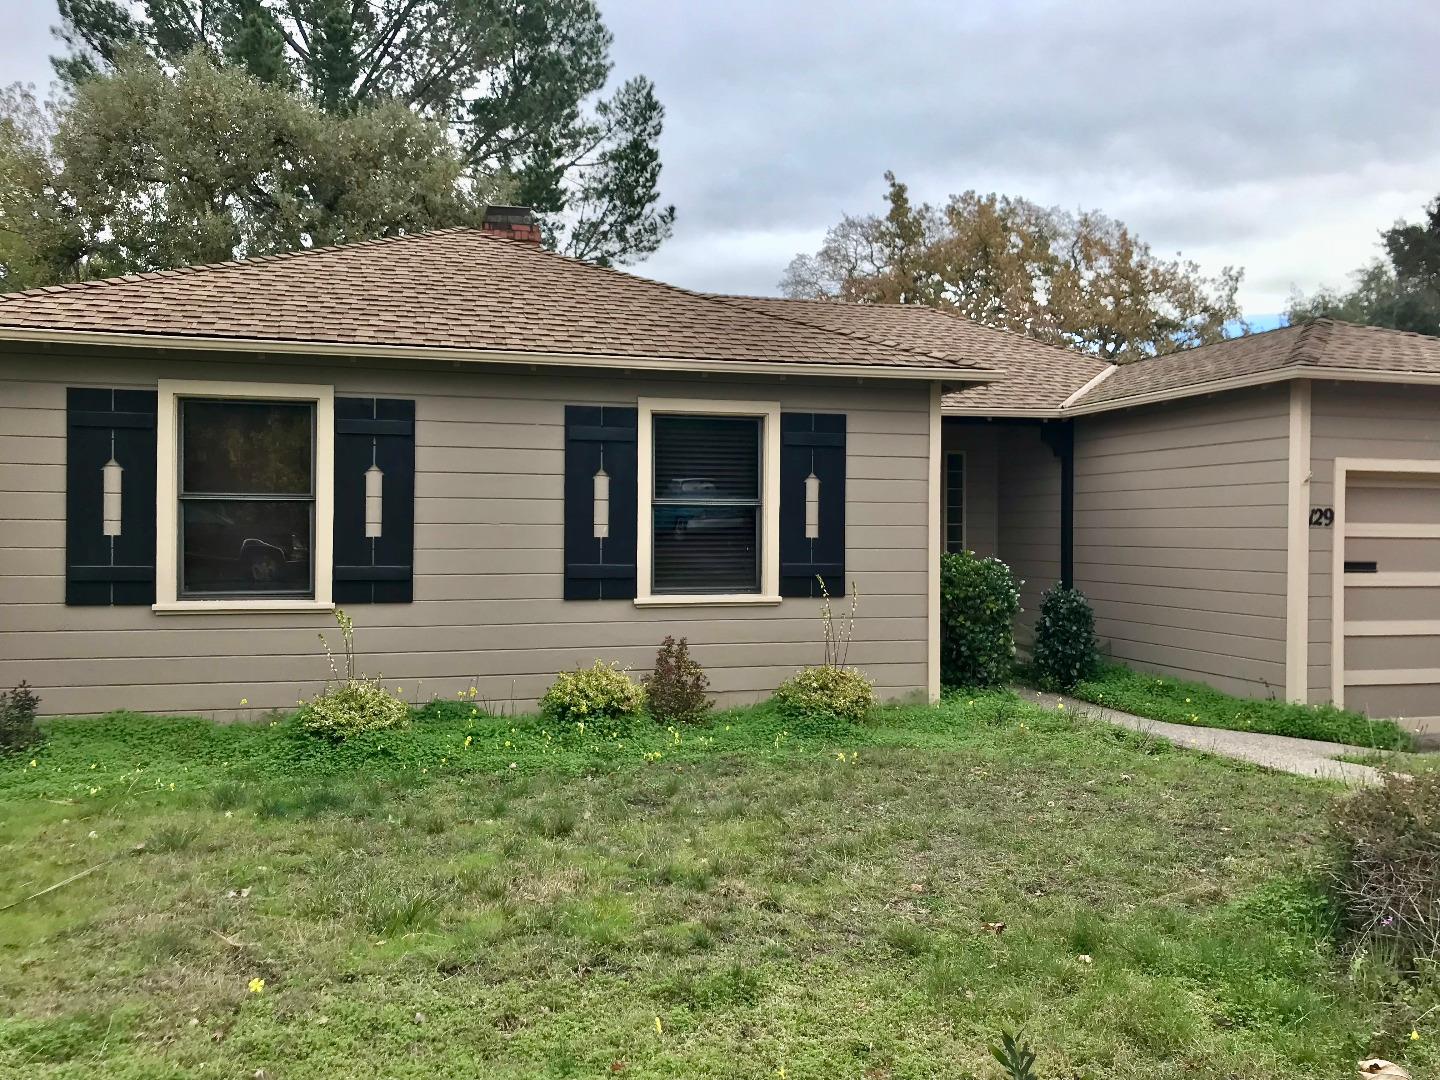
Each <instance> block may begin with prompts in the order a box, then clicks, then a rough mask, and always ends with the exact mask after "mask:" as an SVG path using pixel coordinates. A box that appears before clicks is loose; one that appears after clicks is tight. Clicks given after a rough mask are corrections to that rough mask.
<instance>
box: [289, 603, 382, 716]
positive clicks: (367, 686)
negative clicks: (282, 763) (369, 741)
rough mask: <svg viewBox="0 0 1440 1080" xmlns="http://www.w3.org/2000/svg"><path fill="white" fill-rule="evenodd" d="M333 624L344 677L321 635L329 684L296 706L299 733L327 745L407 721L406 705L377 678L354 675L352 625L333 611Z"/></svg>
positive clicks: (338, 612)
mask: <svg viewBox="0 0 1440 1080" xmlns="http://www.w3.org/2000/svg"><path fill="white" fill-rule="evenodd" d="M335 622H336V623H337V624H339V626H340V637H341V639H342V640H343V641H344V646H345V675H344V677H343V678H342V677H341V675H340V671H339V669H338V667H337V666H336V663H335V656H334V654H332V653H331V652H330V645H329V643H328V642H326V641H325V635H324V634H321V635H320V642H321V644H322V645H323V646H324V648H325V657H326V659H327V660H328V661H329V662H330V677H331V682H330V684H329V685H327V686H326V687H325V690H324V692H323V693H320V694H317V695H316V696H315V697H314V698H313V699H311V700H310V701H307V702H306V703H305V704H304V705H302V706H300V710H299V712H298V713H297V714H296V717H295V719H296V722H297V723H298V724H299V725H300V728H301V730H302V731H305V732H307V733H309V734H311V735H315V736H317V737H319V738H322V739H329V740H330V741H331V742H341V741H343V740H345V739H348V738H350V737H351V736H354V735H362V734H365V733H367V732H371V731H385V730H386V729H388V728H393V727H402V726H404V725H405V724H408V723H409V722H410V706H409V705H407V704H405V702H404V701H403V700H402V699H400V698H398V697H395V696H393V695H391V694H390V693H388V692H387V691H386V689H385V686H384V685H383V683H382V681H381V680H380V679H378V678H375V679H371V678H367V677H366V676H364V675H358V674H356V672H355V624H354V622H352V621H351V619H350V616H348V615H346V614H345V612H344V611H342V610H339V609H336V611H335Z"/></svg>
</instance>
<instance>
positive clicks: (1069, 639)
mask: <svg viewBox="0 0 1440 1080" xmlns="http://www.w3.org/2000/svg"><path fill="white" fill-rule="evenodd" d="M1033 660H1034V665H1033V666H1034V670H1035V677H1036V679H1037V681H1038V682H1039V683H1040V688H1041V689H1042V690H1052V691H1053V690H1065V691H1069V690H1073V689H1074V688H1075V684H1076V683H1078V682H1079V681H1080V680H1081V679H1088V678H1090V677H1091V676H1092V675H1094V674H1095V672H1096V671H1098V670H1099V668H1100V650H1099V647H1098V645H1097V643H1096V641H1095V612H1094V611H1093V610H1092V609H1091V607H1090V601H1089V600H1087V599H1085V594H1084V593H1082V592H1081V591H1080V590H1079V589H1074V588H1071V587H1070V586H1068V585H1056V586H1054V587H1053V588H1051V589H1049V590H1047V591H1046V593H1045V597H1044V599H1043V600H1042V601H1041V603H1040V618H1039V620H1037V621H1036V623H1035V648H1034V650H1033Z"/></svg>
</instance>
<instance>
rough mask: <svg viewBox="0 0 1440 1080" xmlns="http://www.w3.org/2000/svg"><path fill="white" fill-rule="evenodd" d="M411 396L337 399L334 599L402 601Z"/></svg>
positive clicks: (410, 529) (409, 592)
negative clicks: (409, 399) (405, 398)
mask: <svg viewBox="0 0 1440 1080" xmlns="http://www.w3.org/2000/svg"><path fill="white" fill-rule="evenodd" d="M414 563H415V402H413V401H408V400H402V399H392V398H338V397H337V398H336V399H335V574H334V585H333V588H334V592H333V596H334V599H335V602H336V603H337V604H408V603H410V602H411V601H412V600H413V599H414V593H415V588H414V577H415V567H414Z"/></svg>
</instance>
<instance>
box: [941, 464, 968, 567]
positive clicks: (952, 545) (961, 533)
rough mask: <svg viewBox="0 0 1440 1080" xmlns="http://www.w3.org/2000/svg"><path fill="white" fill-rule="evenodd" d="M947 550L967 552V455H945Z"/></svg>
mask: <svg viewBox="0 0 1440 1080" xmlns="http://www.w3.org/2000/svg"><path fill="white" fill-rule="evenodd" d="M945 550H946V551H964V550H965V454H964V453H963V452H959V451H957V452H955V453H951V454H946V455H945Z"/></svg>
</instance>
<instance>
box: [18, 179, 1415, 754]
mask: <svg viewBox="0 0 1440 1080" xmlns="http://www.w3.org/2000/svg"><path fill="white" fill-rule="evenodd" d="M536 240H537V234H536V230H535V228H534V225H533V223H532V222H531V221H530V219H529V217H528V214H527V213H525V212H523V211H515V210H511V209H504V208H502V209H499V210H492V213H491V214H490V215H489V217H488V219H487V223H486V227H485V229H484V230H450V231H442V232H435V233H429V234H424V235H419V236H412V237H404V238H396V239H389V240H380V241H373V242H368V243H360V244H353V245H348V246H344V247H338V248H329V249H320V250H313V251H305V252H297V253H293V254H289V255H283V256H274V257H269V258H259V259H254V260H250V261H246V262H241V263H225V264H217V265H213V266H204V267H190V268H185V269H181V270H175V271H164V272H159V273H153V274H143V275H137V276H133V277H127V278H121V279H115V280H110V281H103V282H86V283H82V284H75V285H66V286H57V287H53V288H48V289H41V290H34V291H30V292H25V293H17V294H10V295H6V296H0V490H3V491H5V492H8V494H7V495H5V496H4V501H3V503H0V506H3V508H4V509H3V511H0V603H3V620H0V622H3V625H0V684H13V683H16V682H18V681H19V680H20V679H27V680H29V681H30V682H31V683H32V684H33V685H34V686H36V687H37V689H38V691H39V693H40V694H41V696H42V698H43V699H44V701H45V707H46V709H47V711H51V712H98V711H103V710H107V709H111V708H117V707H126V708H134V709H144V710H156V711H205V712H210V711H220V712H223V713H226V714H234V713H236V712H240V711H244V710H243V709H242V708H241V706H240V703H241V701H242V700H243V701H244V702H245V706H244V708H245V709H251V710H254V709H264V708H272V707H286V706H289V705H292V704H293V703H294V702H295V700H296V699H297V698H300V697H304V696H307V695H308V694H310V693H312V692H314V690H315V689H316V688H317V687H318V686H319V684H320V683H321V682H323V678H324V675H325V674H326V671H327V669H326V667H325V664H324V661H323V658H322V657H321V656H320V654H319V651H318V649H319V642H318V641H317V640H316V635H317V633H319V632H320V631H323V630H325V629H327V628H328V627H329V626H330V625H333V623H332V617H331V612H332V611H333V608H334V607H335V606H337V605H339V606H343V607H345V608H346V609H347V610H349V612H350V614H351V615H352V616H353V618H354V619H355V622H356V626H357V638H358V646H359V649H360V652H361V664H362V667H363V668H364V669H365V670H367V671H369V672H371V673H383V674H384V675H385V676H386V677H387V679H394V680H395V682H396V685H398V686H403V687H404V688H405V690H406V692H407V694H411V695H418V696H420V697H429V696H431V695H432V694H438V695H443V696H453V695H454V694H455V693H457V692H463V693H468V692H469V688H471V687H474V688H475V692H476V694H477V696H478V697H480V698H482V699H485V700H487V701H492V702H512V701H513V702H514V703H516V705H517V706H520V707H524V706H526V705H528V704H529V703H532V702H533V701H534V699H535V698H536V697H538V695H539V694H540V693H541V691H542V690H543V689H544V687H545V686H546V685H547V684H548V683H549V681H550V679H551V678H552V677H553V674H554V673H555V672H556V671H558V670H562V669H565V668H571V667H574V666H575V665H577V664H588V663H590V662H591V661H593V660H594V659H595V658H596V657H605V658H612V659H617V660H620V661H622V662H624V663H627V664H629V665H632V666H633V667H635V668H637V669H644V668H646V667H648V665H649V663H650V661H651V660H652V658H653V656H654V651H655V648H656V646H657V645H658V643H659V641H660V639H661V638H662V637H664V636H665V635H667V634H674V635H676V636H682V635H683V636H686V637H688V638H689V640H690V641H691V643H692V645H693V646H694V649H695V653H696V655H697V657H698V658H699V659H700V660H701V661H702V662H703V663H704V664H705V665H706V668H707V670H708V671H709V674H710V677H711V681H712V687H713V689H714V690H715V691H716V692H717V693H718V696H719V697H720V699H721V700H722V701H723V702H727V703H732V702H742V701H748V700H754V699H756V698H759V697H762V696H764V695H766V694H768V693H769V692H770V691H771V690H773V688H774V687H775V685H776V684H778V683H779V682H780V680H781V679H783V678H784V677H785V676H786V675H787V674H789V673H790V672H791V671H793V670H794V669H795V668H796V667H798V666H800V665H803V664H806V663H813V662H815V661H816V660H818V658H819V627H818V618H819V614H820V610H821V605H822V603H823V600H822V598H821V596H820V595H819V592H820V588H819V582H818V580H817V579H821V580H823V581H824V582H825V583H826V585H827V586H828V588H829V591H830V592H831V594H832V595H835V596H840V595H841V594H843V593H844V592H846V591H847V590H849V589H850V588H851V587H852V586H854V587H855V589H856V591H857V592H858V604H859V619H858V622H857V626H856V629H857V633H856V638H855V642H854V645H853V647H852V649H851V653H850V661H851V662H852V663H854V664H856V665H858V666H861V667H863V668H864V669H865V670H866V671H867V672H868V673H869V674H870V675H871V676H872V677H873V678H874V679H875V680H876V683H877V688H878V689H879V691H880V692H881V694H882V695H884V696H886V697H903V696H907V695H913V694H920V695H929V696H932V697H933V696H934V695H936V694H938V692H939V634H940V627H939V609H938V562H939V558H938V556H939V552H940V550H941V549H942V546H943V547H947V548H951V549H958V548H962V547H967V548H971V549H973V550H976V551H978V552H980V553H982V554H995V555H998V556H1000V557H1001V558H1003V559H1005V560H1006V561H1007V562H1009V563H1011V564H1012V565H1013V566H1014V567H1015V569H1016V572H1017V574H1018V576H1020V577H1021V578H1023V579H1024V581H1025V586H1024V590H1023V597H1024V604H1025V607H1026V609H1027V610H1026V613H1025V615H1024V617H1023V619H1024V624H1023V625H1022V628H1021V633H1022V637H1023V636H1024V634H1025V633H1026V632H1027V628H1028V626H1029V625H1030V621H1031V620H1033V617H1034V612H1035V609H1036V608H1037V606H1038V601H1039V596H1040V593H1041V592H1043V590H1044V589H1045V588H1047V587H1049V586H1050V585H1051V584H1053V583H1054V582H1056V581H1060V580H1067V581H1071V582H1073V583H1074V584H1076V585H1078V586H1079V587H1080V588H1082V589H1083V590H1085V591H1086V593H1087V594H1088V595H1090V597H1091V598H1092V600H1093V602H1094V604H1095V609H1096V615H1097V625H1098V629H1099V631H1100V634H1101V637H1102V642H1103V644H1104V645H1105V647H1106V648H1107V650H1108V651H1110V652H1111V653H1112V654H1113V655H1114V656H1116V657H1117V658H1120V659H1123V660H1125V661H1127V662H1130V663H1133V664H1135V665H1137V666H1141V667H1145V668H1149V669H1152V670H1156V671H1164V672H1171V673H1175V674H1180V675H1185V676H1188V677H1192V678H1197V679H1201V680H1203V681H1207V682H1211V683H1213V684H1215V685H1217V686H1219V687H1221V688H1222V689H1226V690H1230V691H1234V692H1238V693H1243V694H1252V695H1257V696H1267V695H1275V696H1280V695H1284V696H1287V697H1290V698H1293V699H1296V700H1310V701H1316V702H1320V701H1327V700H1332V699H1334V700H1343V701H1345V703H1346V704H1350V705H1353V706H1355V707H1358V708H1362V709H1366V710H1369V711H1371V712H1372V713H1374V714H1377V715H1379V714H1396V715H1400V716H1403V717H1406V718H1408V719H1409V720H1410V722H1412V723H1413V724H1415V725H1417V726H1423V725H1424V721H1423V720H1422V719H1420V718H1424V717H1430V718H1432V720H1431V722H1432V723H1436V724H1440V719H1435V718H1440V341H1435V340H1432V339H1427V338H1419V337H1416V336H1414V335H1407V334H1396V333H1392V332H1388V331H1382V330H1373V329H1367V328H1359V327H1351V326H1347V325H1344V324H1340V323H1333V322H1328V321H1320V322H1316V323H1311V324H1307V325H1303V326H1297V327H1290V328H1286V329H1283V330H1278V331H1272V332H1270V333H1267V334H1259V335H1254V336H1251V337H1246V338H1240V339H1235V340H1232V341H1228V342H1224V343H1221V344H1217V345H1212V346H1208V347H1206V348H1203V349H1197V350H1193V351H1191V352H1188V353H1184V354H1179V355H1175V356H1170V357H1162V358H1157V359H1152V360H1147V361H1143V362H1141V363H1137V364H1133V365H1129V366H1126V367H1122V368H1115V367H1113V366H1109V365H1106V364H1103V363H1101V362H1099V361H1097V360H1095V359H1093V358H1090V357H1086V356H1082V355H1079V354H1076V353H1072V352H1069V351H1066V350H1061V349H1057V348H1053V347H1050V346H1047V345H1043V344H1040V343H1037V342H1034V341H1031V340H1029V339H1027V338H1024V337H1021V336H1018V335H1014V334H1009V333H1005V332H1001V331H997V330H993V329H989V328H986V327H982V326H979V325H977V324H974V323H971V322H968V321H966V320H964V319H961V318H959V317H957V316H953V315H950V314H947V313H944V312H940V311H934V310H930V309H926V308H913V307H885V306H860V305H840V304H831V303H823V302H808V301H790V300H778V299H768V298H751V297H731V296H718V295H711V294H700V293H694V292H689V291H686V290H682V289H677V288H673V287H670V286H667V285H661V284H658V283H655V282H651V281H646V280H644V279H642V278H638V277H634V276H631V275H628V274H622V273H619V272H616V271H613V270H607V269H601V268H597V267H593V266H589V265H587V264H583V263H578V262H575V261H572V260H569V259H565V258H562V257H560V256H557V255H554V254H551V253H548V252H545V251H543V250H541V249H540V247H539V246H538V243H536ZM1337 536H1339V537H1344V538H1345V539H1344V540H1343V542H1339V543H1336V542H1334V538H1335V537H1337ZM1332 582H1340V583H1341V587H1340V588H1338V589H1332V587H1331V583H1332ZM1332 625H1334V626H1339V627H1343V628H1344V630H1343V632H1342V633H1340V634H1338V635H1333V637H1332V634H1331V632H1330V631H1331V626H1332Z"/></svg>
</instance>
